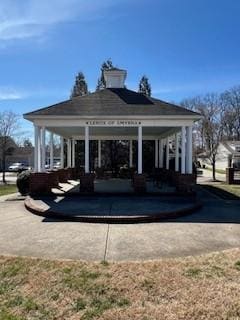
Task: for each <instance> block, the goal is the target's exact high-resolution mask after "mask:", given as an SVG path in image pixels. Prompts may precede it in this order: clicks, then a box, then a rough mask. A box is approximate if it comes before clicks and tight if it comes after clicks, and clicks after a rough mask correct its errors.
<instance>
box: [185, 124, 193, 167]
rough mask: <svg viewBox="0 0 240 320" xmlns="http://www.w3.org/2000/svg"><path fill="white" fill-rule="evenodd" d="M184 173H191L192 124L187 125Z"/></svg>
mask: <svg viewBox="0 0 240 320" xmlns="http://www.w3.org/2000/svg"><path fill="white" fill-rule="evenodd" d="M186 139H187V142H186V148H187V150H186V151H187V152H186V173H192V126H189V127H187V136H186Z"/></svg>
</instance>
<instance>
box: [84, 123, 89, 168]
mask: <svg viewBox="0 0 240 320" xmlns="http://www.w3.org/2000/svg"><path fill="white" fill-rule="evenodd" d="M85 173H89V127H88V126H86V127H85Z"/></svg>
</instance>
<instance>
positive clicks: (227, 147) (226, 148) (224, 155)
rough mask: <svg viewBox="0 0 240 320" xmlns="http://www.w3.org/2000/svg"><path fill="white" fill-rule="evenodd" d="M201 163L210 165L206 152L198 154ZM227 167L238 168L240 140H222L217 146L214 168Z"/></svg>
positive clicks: (223, 168) (239, 166)
mask: <svg viewBox="0 0 240 320" xmlns="http://www.w3.org/2000/svg"><path fill="white" fill-rule="evenodd" d="M199 161H200V163H201V165H204V164H205V165H206V166H211V163H210V160H209V159H207V157H206V154H204V153H203V154H201V155H199ZM228 167H234V168H238V169H240V141H223V142H221V143H220V145H219V147H218V154H217V159H216V169H222V170H225V169H226V168H228Z"/></svg>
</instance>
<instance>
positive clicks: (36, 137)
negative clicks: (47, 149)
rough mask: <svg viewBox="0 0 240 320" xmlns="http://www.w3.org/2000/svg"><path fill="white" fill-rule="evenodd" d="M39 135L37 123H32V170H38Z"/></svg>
mask: <svg viewBox="0 0 240 320" xmlns="http://www.w3.org/2000/svg"><path fill="white" fill-rule="evenodd" d="M39 135H40V130H39V127H38V126H37V125H34V171H35V172H38V171H39V156H40V154H39V142H40V141H39V140H40V139H39Z"/></svg>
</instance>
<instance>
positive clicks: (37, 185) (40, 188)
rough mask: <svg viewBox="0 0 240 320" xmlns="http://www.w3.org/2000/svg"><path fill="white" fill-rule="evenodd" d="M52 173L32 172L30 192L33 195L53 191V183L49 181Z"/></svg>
mask: <svg viewBox="0 0 240 320" xmlns="http://www.w3.org/2000/svg"><path fill="white" fill-rule="evenodd" d="M50 175H51V174H50V173H48V172H34V173H31V174H30V179H29V193H30V194H31V195H42V194H49V193H51V183H49V182H50V181H49V180H50V179H49V177H50Z"/></svg>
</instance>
